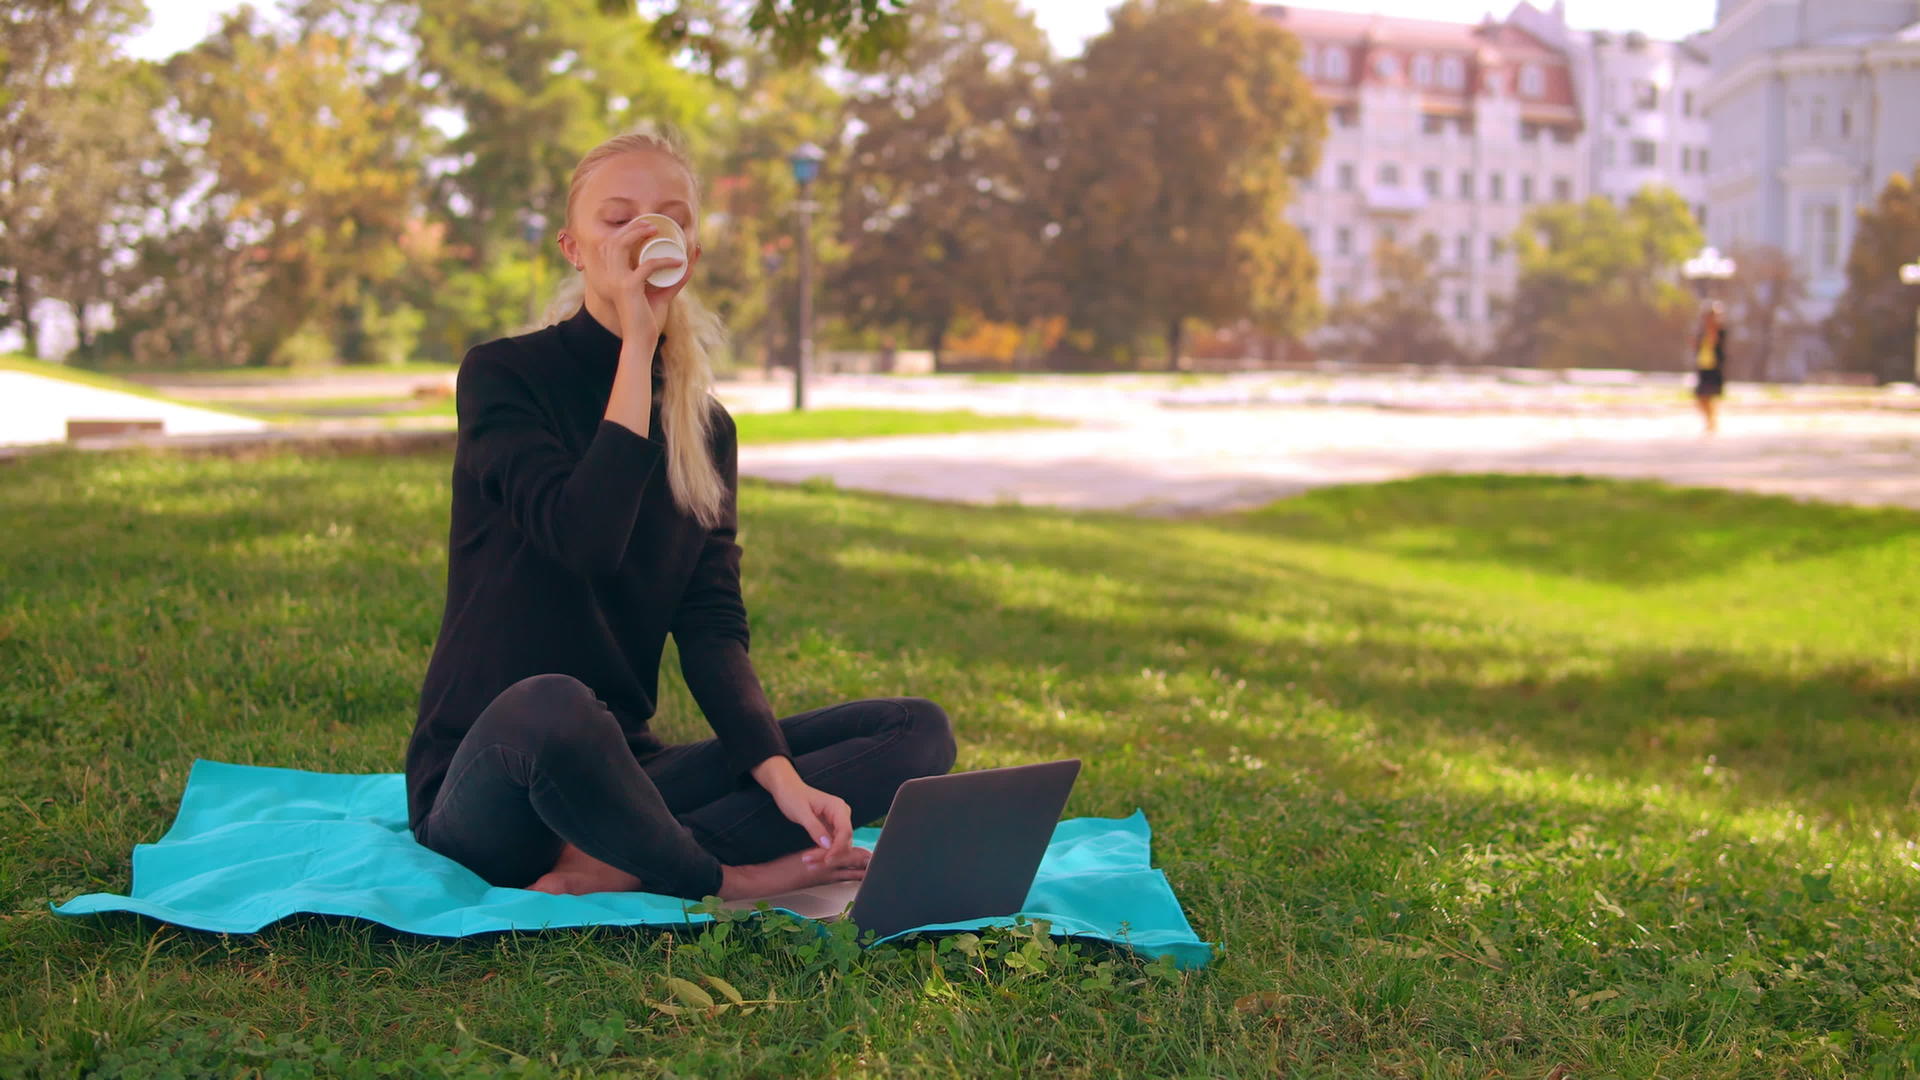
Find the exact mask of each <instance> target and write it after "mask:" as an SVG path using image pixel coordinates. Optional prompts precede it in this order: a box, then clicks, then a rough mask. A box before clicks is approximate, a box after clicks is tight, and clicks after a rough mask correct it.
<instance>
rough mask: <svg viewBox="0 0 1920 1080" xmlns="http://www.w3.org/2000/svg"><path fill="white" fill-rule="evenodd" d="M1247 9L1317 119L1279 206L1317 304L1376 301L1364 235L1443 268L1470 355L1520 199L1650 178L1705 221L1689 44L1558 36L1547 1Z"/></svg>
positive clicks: (1450, 313)
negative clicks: (1289, 192)
mask: <svg viewBox="0 0 1920 1080" xmlns="http://www.w3.org/2000/svg"><path fill="white" fill-rule="evenodd" d="M1260 10H1261V13H1262V14H1263V15H1265V16H1267V17H1269V18H1271V19H1273V20H1274V21H1275V22H1277V23H1279V24H1280V25H1281V26H1283V27H1285V28H1287V29H1288V30H1290V31H1292V32H1293V33H1294V35H1295V36H1296V37H1298V38H1299V39H1300V42H1301V46H1302V49H1303V62H1304V64H1305V68H1306V74H1307V75H1308V77H1309V78H1310V79H1312V81H1313V85H1314V88H1315V89H1316V90H1317V91H1318V92H1319V94H1320V96H1321V98H1322V99H1323V100H1324V101H1326V102H1327V104H1328V105H1329V106H1330V107H1331V110H1332V114H1331V115H1332V119H1331V124H1330V130H1329V132H1328V137H1327V142H1326V146H1325V148H1324V151H1323V153H1322V164H1321V168H1320V171H1319V173H1318V174H1317V175H1316V176H1314V177H1313V178H1312V179H1311V180H1310V181H1309V182H1308V183H1306V184H1305V185H1303V190H1302V192H1301V195H1300V198H1299V200H1298V201H1297V203H1296V204H1295V206H1294V209H1293V220H1294V222H1295V224H1297V225H1298V226H1299V227H1300V228H1301V230H1302V231H1303V232H1304V233H1305V234H1306V237H1307V240H1308V243H1309V245H1310V246H1311V247H1312V248H1313V251H1314V254H1315V256H1316V257H1317V258H1318V259H1319V261H1320V269H1321V278H1320V288H1321V294H1322V296H1324V297H1325V298H1326V299H1327V300H1328V301H1329V302H1330V303H1336V302H1338V301H1340V300H1342V299H1348V298H1351V299H1354V300H1365V299H1367V298H1369V297H1371V296H1372V295H1374V293H1375V292H1376V291H1377V289H1378V288H1379V283H1378V281H1377V280H1376V278H1375V276H1374V268H1373V261H1372V258H1371V256H1372V252H1373V248H1374V244H1375V242H1376V241H1378V240H1379V239H1382V238H1386V239H1390V240H1394V241H1396V242H1398V243H1400V244H1403V245H1414V244H1418V243H1421V242H1422V241H1426V242H1428V243H1430V244H1431V245H1432V250H1433V252H1434V254H1435V256H1436V258H1437V261H1438V264H1439V268H1440V270H1441V271H1442V273H1443V275H1444V282H1445V284H1444V286H1443V288H1442V301H1441V312H1440V314H1441V315H1442V317H1444V318H1445V319H1446V320H1447V322H1448V324H1449V327H1450V329H1451V330H1452V332H1453V334H1454V336H1455V337H1456V338H1457V339H1458V340H1459V341H1461V343H1462V344H1465V345H1467V346H1469V347H1471V348H1486V347H1487V346H1489V345H1491V344H1492V340H1493V337H1494V334H1495V332H1496V329H1497V326H1496V322H1497V309H1498V304H1499V303H1500V301H1501V300H1503V299H1504V298H1506V297H1507V296H1508V295H1510V294H1511V293H1512V291H1513V287H1514V284H1515V280H1516V278H1517V276H1518V275H1517V271H1518V267H1517V266H1516V265H1515V261H1514V259H1513V257H1512V255H1510V254H1509V253H1507V252H1506V251H1505V250H1504V241H1505V240H1506V238H1507V237H1508V236H1509V235H1511V234H1512V232H1513V231H1514V229H1516V228H1518V227H1519V225H1520V222H1521V219H1522V218H1523V217H1524V216H1525V214H1526V212H1527V210H1528V209H1529V207H1530V206H1531V205H1532V204H1535V203H1539V202H1546V201H1555V202H1565V201H1572V200H1582V199H1585V198H1587V196H1588V195H1590V194H1595V193H1597V194H1601V195H1605V196H1607V197H1608V198H1610V199H1612V200H1614V201H1615V202H1618V203H1622V204H1624V203H1625V202H1626V200H1627V199H1628V198H1630V197H1632V195H1633V194H1634V193H1635V192H1637V191H1639V190H1640V189H1641V188H1642V187H1645V186H1647V185H1650V184H1651V185H1661V186H1666V187H1671V188H1673V189H1674V190H1675V191H1677V192H1679V193H1680V195H1681V197H1682V198H1683V199H1685V200H1686V201H1687V203H1688V205H1689V206H1691V207H1693V208H1694V213H1695V215H1696V217H1702V219H1703V220H1704V215H1705V214H1706V213H1707V209H1706V204H1707V201H1708V200H1707V170H1708V165H1709V160H1710V158H1709V150H1708V138H1707V128H1706V117H1705V113H1704V109H1703V107H1702V97H1703V92H1704V89H1705V85H1706V82H1707V80H1708V78H1709V77H1710V72H1709V69H1708V66H1707V62H1706V57H1705V56H1704V55H1703V54H1702V52H1701V51H1700V49H1699V48H1698V44H1697V42H1695V41H1692V40H1690V41H1687V42H1679V43H1675V42H1663V41H1654V40H1651V39H1648V38H1646V37H1644V36H1643V35H1638V34H1626V35H1612V34H1607V33H1604V32H1599V31H1578V30H1573V29H1571V28H1569V27H1568V26H1567V22H1566V15H1565V11H1564V8H1563V7H1562V5H1560V4H1558V3H1556V4H1555V5H1554V6H1553V7H1552V8H1551V9H1545V10H1543V9H1540V8H1535V7H1533V6H1531V5H1530V4H1526V3H1522V4H1520V5H1519V6H1518V7H1517V8H1515V9H1514V10H1513V12H1512V14H1510V15H1509V16H1508V17H1507V19H1506V20H1505V21H1495V20H1492V19H1488V20H1486V21H1483V22H1480V23H1478V24H1473V23H1450V22H1434V21H1429V20H1423V19H1398V18H1385V17H1381V16H1373V15H1354V14H1346V13H1342V12H1332V11H1317V10H1311V9H1303V8H1298V7H1292V6H1286V7H1280V6H1271V7H1265V8H1262V9H1260Z"/></svg>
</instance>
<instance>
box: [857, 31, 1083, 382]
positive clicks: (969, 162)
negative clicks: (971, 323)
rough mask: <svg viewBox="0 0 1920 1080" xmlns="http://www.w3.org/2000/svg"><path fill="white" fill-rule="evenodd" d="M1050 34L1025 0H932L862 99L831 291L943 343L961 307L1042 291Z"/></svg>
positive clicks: (861, 318)
mask: <svg viewBox="0 0 1920 1080" xmlns="http://www.w3.org/2000/svg"><path fill="white" fill-rule="evenodd" d="M1051 61H1052V58H1051V55H1050V53H1049V51H1048V47H1047V42H1046V38H1045V36H1044V35H1043V34H1042V33H1041V32H1040V30H1039V28H1038V27H1036V26H1035V25H1034V23H1033V20H1032V18H1031V17H1030V16H1028V15H1027V14H1025V13H1024V12H1022V11H1021V10H1020V9H1019V8H1018V7H1016V6H1015V5H1014V4H1013V3H1012V0H927V2H926V3H922V4H918V5H916V6H915V7H914V10H913V14H912V16H911V19H910V21H909V32H908V40H907V43H906V46H905V47H904V48H903V49H902V50H901V52H900V53H899V54H898V55H897V56H895V57H894V58H893V59H892V60H890V61H889V62H888V63H887V64H886V65H885V66H884V67H883V68H882V69H881V70H880V71H879V72H878V73H876V74H874V75H870V76H869V77H867V78H866V79H864V80H863V81H862V82H861V83H860V85H859V88H858V91H857V92H856V94H855V95H854V96H853V97H852V98H851V99H850V100H849V101H848V103H847V109H846V114H845V117H846V122H847V126H848V127H850V128H851V129H853V130H855V131H857V132H858V135H857V137H856V138H855V139H854V141H853V143H852V145H851V147H850V148H849V149H848V151H847V154H846V156H845V173H846V175H845V176H844V177H843V178H842V183H841V188H840V191H841V197H840V201H839V208H838V210H839V219H840V233H841V235H842V236H843V237H845V238H846V239H847V241H848V244H849V246H848V251H847V255H846V258H845V259H844V260H843V261H842V262H841V263H840V264H839V266H838V267H837V268H836V269H835V271H834V273H833V275H832V278H831V281H830V285H829V292H830V294H831V295H832V296H833V297H835V304H836V306H837V308H838V310H839V311H840V312H841V314H843V315H844V316H845V317H847V318H848V320H849V321H850V322H852V323H853V324H854V325H856V326H862V327H890V326H900V327H903V328H905V329H906V330H907V331H908V336H909V338H910V339H911V340H913V341H915V342H917V343H918V344H921V345H924V346H925V347H927V348H930V349H933V350H935V351H936V352H937V351H938V350H939V349H940V347H941V342H942V341H943V339H944V338H945V337H946V334H947V330H948V328H949V327H950V326H951V325H952V324H953V323H954V321H955V320H956V319H958V318H961V317H963V316H965V315H968V314H976V315H980V316H983V317H985V318H988V319H995V320H1003V321H1011V320H1015V319H1018V318H1021V317H1023V316H1024V315H1027V314H1030V313H1032V312H1033V311H1034V309H1035V307H1036V304H1035V298H1034V297H1033V296H1032V288H1033V282H1032V278H1033V276H1034V274H1035V272H1036V270H1037V269H1038V263H1039V259H1040V255H1041V243H1042V239H1043V235H1042V230H1043V229H1044V228H1045V226H1046V224H1047V207H1046V204H1045V202H1044V201H1043V200H1042V199H1041V198H1040V197H1038V194H1039V193H1038V192H1036V190H1035V188H1036V182H1037V181H1038V180H1039V178H1040V175H1039V174H1040V164H1039V160H1038V159H1039V149H1040V148H1039V145H1038V143H1037V141H1036V135H1037V131H1036V129H1037V125H1038V122H1039V118H1040V112H1041V96H1042V94H1043V93H1044V91H1045V86H1046V81H1047V77H1048V68H1049V65H1050V63H1051Z"/></svg>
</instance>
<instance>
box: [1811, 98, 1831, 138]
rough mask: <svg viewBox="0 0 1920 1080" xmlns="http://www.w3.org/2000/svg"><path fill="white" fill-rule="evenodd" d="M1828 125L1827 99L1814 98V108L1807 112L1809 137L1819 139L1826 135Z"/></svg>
mask: <svg viewBox="0 0 1920 1080" xmlns="http://www.w3.org/2000/svg"><path fill="white" fill-rule="evenodd" d="M1826 127H1827V99H1826V98H1823V97H1817V98H1814V99H1813V109H1812V111H1810V112H1808V113H1807V138H1809V139H1818V138H1820V137H1821V136H1823V135H1825V134H1826V133H1827V132H1826Z"/></svg>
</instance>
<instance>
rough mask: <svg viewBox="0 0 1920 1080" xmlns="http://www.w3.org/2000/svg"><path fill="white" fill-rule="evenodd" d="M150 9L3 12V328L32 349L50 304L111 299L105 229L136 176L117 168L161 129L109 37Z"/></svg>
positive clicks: (95, 1)
mask: <svg viewBox="0 0 1920 1080" xmlns="http://www.w3.org/2000/svg"><path fill="white" fill-rule="evenodd" d="M142 14H143V8H142V5H141V4H140V3H139V2H138V0H77V2H76V0H19V2H16V3H11V4H9V5H8V11H7V17H6V18H4V19H0V57H3V58H4V62H0V328H5V327H18V328H19V329H20V331H21V333H22V335H23V336H24V337H25V339H26V347H27V351H28V353H29V354H32V355H35V356H38V355H40V351H41V346H40V331H39V327H38V325H37V324H36V323H35V322H34V314H35V308H36V306H37V305H38V304H39V302H40V301H41V300H43V299H53V300H65V301H68V302H73V301H75V300H76V299H78V300H80V301H81V302H83V303H84V302H85V301H86V300H101V299H106V298H107V296H106V291H107V286H106V285H105V278H106V276H107V273H108V269H109V266H108V264H109V257H110V255H111V250H110V247H109V246H108V245H107V244H106V243H105V241H104V240H103V238H102V236H101V233H102V232H103V231H106V230H108V229H110V227H111V226H112V225H113V224H114V223H115V222H114V215H115V213H116V196H117V194H118V192H117V191H116V190H115V188H116V186H117V184H118V183H119V180H120V179H121V178H123V177H124V176H125V174H126V173H127V172H132V171H134V170H125V169H121V168H118V167H117V165H118V163H119V162H123V161H129V160H132V161H138V160H143V157H142V156H141V155H140V154H139V153H137V152H134V151H136V150H137V148H138V147H137V145H136V144H137V143H138V142H139V141H141V140H142V139H143V136H144V135H146V134H150V132H151V130H152V129H151V126H150V125H147V126H144V127H143V126H142V122H143V121H144V119H145V117H146V112H145V110H144V108H143V104H144V103H143V102H141V101H140V100H139V99H138V98H139V88H138V87H137V86H136V85H135V84H134V80H135V79H136V78H137V76H136V75H135V74H134V72H135V71H136V70H137V65H128V64H125V63H116V62H115V61H114V59H113V56H112V48H113V46H112V42H113V39H114V38H116V37H118V36H121V35H124V34H126V33H128V32H129V31H131V30H132V29H133V28H134V26H135V25H136V23H137V22H138V21H139V19H140V17H141V15H142ZM148 148H149V149H150V148H151V147H150V146H149V147H148ZM102 173H107V174H109V175H102ZM116 173H117V174H120V175H119V176H118V177H116V176H114V175H111V174H116ZM81 333H82V335H83V336H84V335H85V334H86V333H87V327H86V324H85V323H84V322H83V323H82V325H81Z"/></svg>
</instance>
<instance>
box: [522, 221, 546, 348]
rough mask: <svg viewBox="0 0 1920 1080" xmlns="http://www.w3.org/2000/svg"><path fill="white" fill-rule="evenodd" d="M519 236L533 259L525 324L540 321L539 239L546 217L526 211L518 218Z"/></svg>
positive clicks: (544, 230) (540, 275) (544, 229)
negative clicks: (525, 241)
mask: <svg viewBox="0 0 1920 1080" xmlns="http://www.w3.org/2000/svg"><path fill="white" fill-rule="evenodd" d="M520 230H521V234H522V235H524V236H525V237H526V238H527V248H528V252H529V254H530V256H531V257H532V259H533V288H532V289H531V290H530V291H529V292H528V294H527V322H528V324H530V325H531V324H533V323H537V322H539V321H540V284H541V282H540V279H541V277H542V276H543V275H542V274H541V272H540V271H541V260H540V237H541V235H542V234H544V233H545V232H546V231H547V215H545V214H543V213H541V212H540V211H538V210H528V211H527V212H526V213H524V214H522V215H521V218H520Z"/></svg>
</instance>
